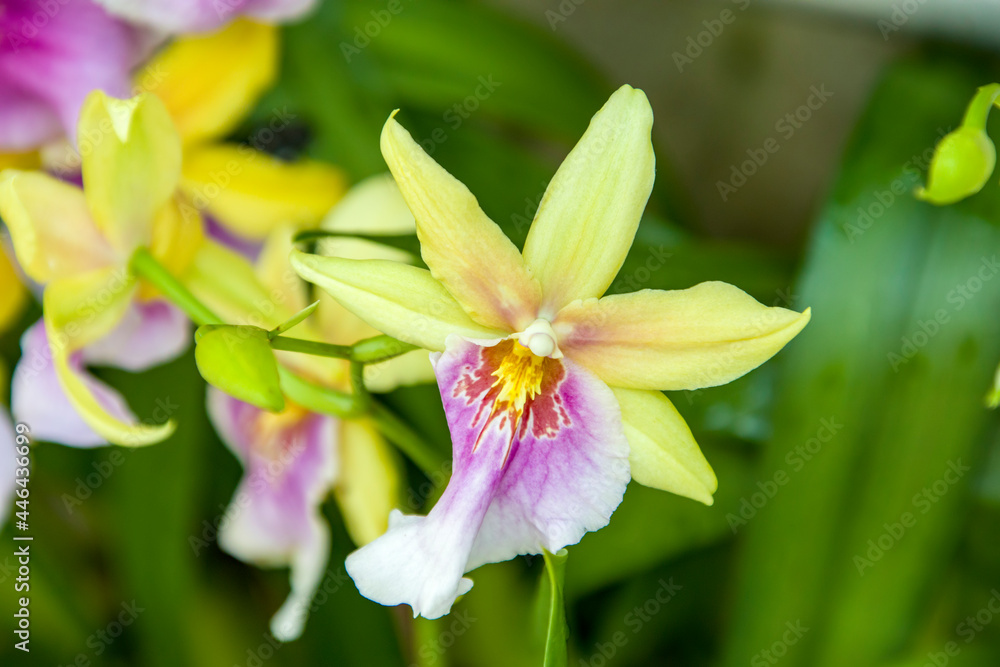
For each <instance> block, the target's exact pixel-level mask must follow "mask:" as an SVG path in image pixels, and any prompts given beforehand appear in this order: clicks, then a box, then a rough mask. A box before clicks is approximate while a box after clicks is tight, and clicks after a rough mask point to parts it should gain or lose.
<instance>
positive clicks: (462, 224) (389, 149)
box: [382, 117, 541, 332]
mask: <svg viewBox="0 0 1000 667" xmlns="http://www.w3.org/2000/svg"><path fill="white" fill-rule="evenodd" d="M382 155H383V157H384V158H385V162H386V164H388V165H389V169H390V170H391V171H392V175H393V176H394V177H395V178H396V183H397V184H398V185H399V189H400V192H402V193H403V198H404V199H405V200H406V203H407V204H408V205H409V207H410V211H412V212H413V216H414V218H416V222H417V236H418V237H419V238H420V246H421V254H422V256H423V258H424V261H425V262H426V263H427V266H428V267H430V270H431V274H432V275H433V276H434V278H435V279H436V280H437V281H439V282H440V283H441V284H442V285H444V286H445V287H446V288H447V289H448V291H449V292H450V293H451V294H452V296H454V297H455V300H457V301H458V303H460V304H461V305H462V307H463V308H464V309H465V311H466V312H467V313H468V314H469V315H470V316H471V317H472V319H474V320H475V321H476V322H478V323H479V324H481V325H483V326H484V327H489V328H493V329H503V330H506V331H508V332H511V331H521V330H522V329H524V328H525V327H527V326H528V325H529V324H531V322H533V321H534V320H535V315H536V311H537V308H538V303H539V299H540V296H541V292H540V290H539V286H538V282H537V281H536V280H534V279H533V278H532V277H531V273H530V272H529V271H528V270H527V268H525V265H524V262H523V261H522V260H521V253H519V252H518V251H517V248H516V247H515V246H514V244H513V243H511V241H510V239H508V238H507V237H506V236H505V235H504V233H503V231H501V229H500V228H499V227H497V225H496V223H494V222H493V221H492V220H490V219H489V217H487V215H486V214H485V213H483V210H482V209H481V208H479V202H478V201H476V198H475V197H474V196H473V195H472V193H471V192H469V189H468V188H466V187H465V186H464V185H463V184H462V183H461V182H459V181H458V179H456V178H455V177H454V176H452V175H451V174H449V173H448V172H447V171H445V169H444V168H443V167H441V165H439V164H438V163H437V162H435V161H434V160H433V159H432V158H431V157H430V156H429V155H427V153H425V152H424V149H422V148H421V147H420V145H419V144H417V142H416V141H414V140H413V137H411V136H410V133H409V132H407V131H406V130H404V129H403V127H402V126H401V125H400V124H399V123H397V122H396V120H395V119H394V118H392V117H390V118H389V120H388V121H386V123H385V127H384V128H383V129H382Z"/></svg>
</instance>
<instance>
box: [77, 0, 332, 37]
mask: <svg viewBox="0 0 1000 667" xmlns="http://www.w3.org/2000/svg"><path fill="white" fill-rule="evenodd" d="M97 1H98V2H100V4H102V5H104V6H105V7H106V8H107V9H108V11H109V12H111V13H113V14H116V15H118V16H121V17H122V18H125V19H127V20H129V21H133V22H136V23H141V24H144V25H146V26H149V27H150V28H154V29H156V30H159V31H162V32H168V33H182V32H202V31H206V30H215V29H216V28H220V27H222V26H223V25H225V24H226V23H229V21H231V20H232V19H234V18H237V17H239V16H247V17H250V18H256V19H259V20H261V21H264V22H265V23H279V22H283V21H287V20H291V19H296V18H299V17H301V16H302V15H303V14H305V13H306V12H307V11H309V10H310V9H312V7H313V5H315V4H316V0H97Z"/></svg>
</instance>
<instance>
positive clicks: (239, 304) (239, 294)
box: [180, 239, 295, 329]
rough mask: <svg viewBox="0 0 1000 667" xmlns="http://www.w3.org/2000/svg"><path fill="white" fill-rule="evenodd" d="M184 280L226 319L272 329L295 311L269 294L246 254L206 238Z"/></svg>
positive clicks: (216, 312) (182, 279) (196, 294)
mask: <svg viewBox="0 0 1000 667" xmlns="http://www.w3.org/2000/svg"><path fill="white" fill-rule="evenodd" d="M180 279H181V282H183V283H184V285H185V286H186V287H187V288H188V289H189V290H191V292H192V293H193V294H194V295H195V296H196V297H198V299H199V300H201V301H202V302H203V303H204V304H205V305H206V306H208V307H209V308H210V309H211V310H212V311H213V312H214V313H215V314H216V315H218V316H219V317H221V318H222V320H223V321H225V322H229V323H231V324H250V325H253V326H258V327H262V328H265V329H270V328H273V327H275V326H277V325H278V324H280V323H281V322H284V321H285V320H287V319H288V318H290V317H291V316H292V315H294V314H295V311H294V310H292V309H291V308H289V307H288V305H287V304H284V303H280V299H277V298H275V297H274V295H272V294H270V293H269V291H268V290H267V289H265V288H264V286H263V285H261V284H260V280H259V279H258V278H257V274H256V273H255V271H254V267H253V265H252V264H251V263H250V261H249V260H247V258H246V257H244V256H243V255H240V254H239V253H237V252H234V251H232V250H230V249H229V248H226V247H225V246H222V245H220V244H219V243H216V242H215V241H211V240H209V239H205V241H204V242H203V243H202V244H201V246H200V247H199V248H198V252H196V253H195V256H194V260H193V261H192V262H191V265H190V266H189V267H188V269H187V271H186V272H185V273H184V274H183V275H181V276H180Z"/></svg>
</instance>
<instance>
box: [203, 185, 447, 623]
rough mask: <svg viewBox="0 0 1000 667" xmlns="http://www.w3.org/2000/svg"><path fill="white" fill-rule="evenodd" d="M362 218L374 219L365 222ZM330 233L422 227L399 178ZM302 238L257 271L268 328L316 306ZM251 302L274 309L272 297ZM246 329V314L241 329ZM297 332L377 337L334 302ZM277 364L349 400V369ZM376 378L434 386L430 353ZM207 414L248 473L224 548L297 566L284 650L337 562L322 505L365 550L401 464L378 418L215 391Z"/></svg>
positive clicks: (383, 384) (294, 357)
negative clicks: (278, 405) (328, 504)
mask: <svg viewBox="0 0 1000 667" xmlns="http://www.w3.org/2000/svg"><path fill="white" fill-rule="evenodd" d="M356 212H364V214H365V217H363V218H359V217H356V216H355V213H356ZM323 227H324V228H325V229H328V230H331V231H337V232H344V233H361V232H363V233H366V234H412V233H413V231H414V222H413V216H412V215H410V212H409V210H408V209H407V208H406V204H405V203H404V202H403V200H402V197H401V196H400V194H399V190H398V189H397V188H396V185H395V184H394V183H393V181H392V179H391V178H389V177H387V176H376V177H373V178H371V179H369V180H367V181H365V182H363V183H361V184H359V185H357V186H355V187H354V188H353V189H352V190H351V191H350V192H349V194H348V195H347V197H346V198H345V199H344V200H343V201H342V202H341V203H340V204H339V205H338V206H337V207H335V208H334V209H333V210H332V211H331V212H330V215H329V216H327V218H326V220H325V221H324V224H323ZM293 231H294V229H293V228H290V227H286V228H283V229H279V230H276V231H274V232H272V234H271V236H270V237H269V238H268V240H267V242H266V243H265V245H264V250H263V252H262V253H261V256H260V260H259V262H258V267H257V276H258V278H259V281H260V282H259V284H260V285H261V286H262V287H263V292H262V294H263V295H266V296H267V297H268V298H269V299H270V301H271V302H273V303H275V304H276V305H275V308H274V309H273V310H274V312H273V314H272V315H271V316H270V318H269V321H268V323H269V324H276V323H277V322H278V321H280V320H282V319H284V318H285V317H286V316H287V315H289V314H291V313H294V312H296V311H299V310H302V309H303V308H305V306H306V305H307V304H306V298H305V296H306V289H305V288H306V285H305V283H303V282H302V281H301V279H300V278H299V277H298V276H297V275H296V274H295V272H294V271H293V270H292V268H291V266H290V265H289V263H288V255H289V252H290V250H291V248H292V233H293ZM332 243H333V248H332V250H333V251H335V252H337V253H338V254H344V253H351V254H353V255H357V256H361V257H369V258H370V257H387V258H393V259H406V258H405V257H402V254H403V253H401V251H395V250H393V249H390V248H387V247H385V246H380V245H377V244H374V243H370V242H367V241H362V240H360V239H352V238H344V239H340V238H337V239H333V240H332ZM241 261H244V262H245V260H241ZM246 282H247V283H249V282H250V281H249V280H247V281H246ZM250 301H256V302H257V303H258V304H261V303H264V301H262V300H261V298H257V299H251V300H250ZM260 310H261V309H260V308H258V309H257V312H260ZM230 315H231V316H232V315H235V314H234V313H231V314H230ZM246 319H247V314H246V313H244V316H243V317H238V318H236V321H242V320H246ZM313 322H317V323H318V324H313ZM294 332H295V335H296V336H297V337H301V338H306V339H311V340H321V341H324V342H328V343H334V344H346V343H353V342H355V341H357V340H359V339H361V338H366V337H369V336H372V335H376V334H377V332H376V331H374V330H373V329H371V328H370V327H368V326H367V325H366V324H364V323H363V322H361V321H360V320H358V319H357V318H356V317H355V316H354V315H351V314H350V313H348V312H346V311H345V310H344V309H343V308H342V307H341V306H340V305H339V304H337V303H336V302H334V301H333V300H331V299H329V298H325V299H323V300H321V302H320V306H319V308H318V310H317V312H316V315H315V316H314V317H313V318H310V319H308V320H306V321H305V322H303V323H301V324H299V325H298V326H296V328H295V329H294ZM278 356H279V359H280V363H282V364H284V365H286V366H287V367H290V368H292V369H294V371H295V372H296V373H298V374H299V375H300V377H305V378H308V379H309V380H310V381H312V382H315V383H317V384H321V385H325V386H328V387H331V388H333V389H339V390H343V391H349V390H350V382H349V362H347V361H345V360H343V359H331V358H325V357H308V356H303V355H300V354H294V353H288V352H278ZM366 378H367V381H366V384H368V386H369V388H371V389H374V390H377V391H379V390H380V391H389V390H391V389H393V388H395V387H396V386H399V385H401V384H412V383H415V382H429V381H431V380H432V379H433V373H432V370H431V366H430V363H429V361H428V358H427V353H426V352H424V351H420V350H417V351H413V352H409V353H407V354H404V355H402V356H400V357H396V358H394V359H391V360H389V361H386V362H382V363H380V364H375V365H372V366H369V367H367V368H366ZM208 411H209V415H210V417H211V419H212V422H213V423H214V424H215V427H216V429H217V430H218V432H219V434H220V435H221V437H222V439H223V441H224V442H225V443H226V445H227V446H228V447H229V448H230V449H231V450H232V451H233V453H234V454H235V455H236V456H237V458H239V459H240V461H241V462H242V463H243V466H244V469H245V473H244V477H243V481H242V482H241V483H240V487H239V489H238V490H237V491H236V495H235V497H234V499H233V501H232V504H231V506H230V509H229V510H228V511H227V516H228V517H229V520H228V521H226V522H225V524H224V525H223V528H222V530H221V531H220V533H219V543H220V546H222V548H223V549H225V550H226V551H227V552H229V553H230V554H232V555H233V556H235V557H237V558H240V559H241V560H244V561H248V562H252V563H258V564H261V565H266V566H290V567H291V585H292V592H291V594H290V595H289V597H288V600H287V601H286V602H285V604H284V605H283V606H282V608H281V609H280V610H279V611H278V613H277V614H275V616H274V618H273V620H272V622H271V631H272V633H273V634H274V636H275V637H277V638H279V639H281V640H284V641H290V640H293V639H296V638H297V637H298V636H299V635H300V634H301V632H302V628H303V624H304V623H305V620H306V617H307V615H308V609H309V606H310V603H311V600H312V597H313V594H314V593H315V591H316V588H317V586H318V585H319V584H320V582H321V580H322V578H323V574H324V573H325V571H326V565H327V560H328V558H329V551H330V546H329V542H330V533H329V529H328V528H327V526H326V524H325V522H324V520H323V518H322V514H321V511H320V506H321V504H322V503H323V501H324V500H325V498H326V497H327V496H328V495H329V494H330V493H331V492H332V494H333V496H334V498H335V499H336V501H337V503H338V505H339V506H340V510H341V513H342V515H343V517H344V522H345V524H346V526H347V531H348V533H349V534H350V536H351V539H352V540H353V541H354V542H355V543H356V544H358V545H361V544H367V543H368V542H370V541H372V540H373V539H375V538H376V537H378V536H379V535H381V534H382V533H384V532H385V530H386V527H387V523H386V522H387V518H388V516H389V512H390V510H392V509H393V508H394V507H396V506H397V505H398V503H399V499H400V497H401V485H402V480H401V473H400V471H399V463H398V461H397V455H396V454H395V452H394V450H393V449H392V448H391V447H390V446H389V445H388V443H387V442H386V441H385V440H384V439H383V437H382V435H381V434H380V433H379V432H378V430H376V428H375V426H374V424H373V423H372V422H371V420H370V419H369V418H367V417H360V418H358V419H338V418H336V417H332V416H330V415H324V414H316V413H312V412H309V411H307V410H306V409H304V408H302V407H300V406H298V405H295V404H292V403H287V404H286V407H285V409H284V410H283V411H282V412H280V413H277V414H275V413H271V412H267V411H265V410H262V409H260V408H257V407H254V406H253V405H250V404H248V403H244V402H242V401H239V400H237V399H235V398H233V397H231V396H229V395H227V394H225V393H223V392H222V391H220V390H218V389H216V388H214V387H211V388H209V394H208Z"/></svg>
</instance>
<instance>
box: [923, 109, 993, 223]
mask: <svg viewBox="0 0 1000 667" xmlns="http://www.w3.org/2000/svg"><path fill="white" fill-rule="evenodd" d="M996 161H997V152H996V148H994V146H993V142H992V141H990V138H989V137H988V136H986V132H985V131H983V130H980V129H976V128H973V127H966V126H963V127H960V128H958V129H957V130H955V131H953V132H949V133H948V134H947V135H945V137H944V139H942V140H941V141H940V143H938V145H937V147H936V148H935V149H934V158H933V159H932V160H931V166H930V173H929V174H928V179H927V187H926V188H919V189H918V190H917V192H916V195H917V197H918V198H920V199H923V200H924V201H928V202H930V203H932V204H938V205H943V204H954V203H955V202H957V201H961V200H963V199H965V198H966V197H968V196H969V195H974V194H976V193H977V192H979V191H980V190H981V189H982V188H983V186H984V185H986V181H988V180H989V178H990V174H992V173H993V167H994V165H995V164H996Z"/></svg>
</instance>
